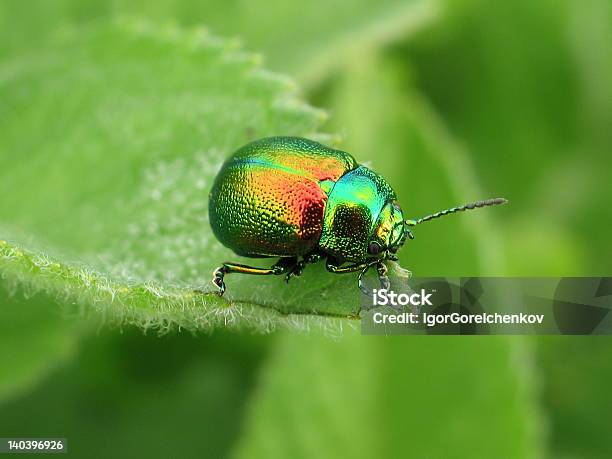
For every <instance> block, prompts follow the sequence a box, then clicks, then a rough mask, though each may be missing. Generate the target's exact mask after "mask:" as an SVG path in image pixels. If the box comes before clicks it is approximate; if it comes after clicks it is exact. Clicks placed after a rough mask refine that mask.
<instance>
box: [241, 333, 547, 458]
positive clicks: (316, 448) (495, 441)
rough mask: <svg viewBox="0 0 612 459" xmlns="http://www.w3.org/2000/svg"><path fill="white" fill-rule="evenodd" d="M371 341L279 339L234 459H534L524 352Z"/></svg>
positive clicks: (506, 347) (536, 442)
mask: <svg viewBox="0 0 612 459" xmlns="http://www.w3.org/2000/svg"><path fill="white" fill-rule="evenodd" d="M368 338H369V339H363V337H361V336H359V334H358V332H357V331H356V330H347V331H346V333H345V334H344V337H343V340H342V341H341V342H333V341H330V340H329V339H326V338H322V337H320V336H296V335H291V334H283V336H282V338H281V340H280V341H279V342H278V343H277V345H276V346H275V348H274V350H273V352H272V355H271V358H270V360H269V361H268V363H267V364H266V365H265V366H264V368H263V372H262V375H261V378H262V379H261V387H260V389H259V391H258V392H257V393H256V394H255V395H256V397H255V399H254V402H253V405H252V406H251V409H250V412H249V416H248V418H247V419H248V422H247V428H248V430H247V435H246V436H245V437H244V439H243V441H242V442H241V443H240V444H239V445H238V449H237V450H236V451H235V453H236V454H235V457H239V458H243V457H244V458H259V457H261V458H266V457H312V456H313V455H316V456H317V457H322V458H333V457H339V456H348V457H355V458H361V457H363V458H371V457H400V456H403V455H406V454H407V455H409V457H448V455H449V452H451V451H452V456H453V457H477V458H490V457H503V458H512V457H516V458H532V457H538V455H539V454H540V452H541V450H540V448H541V443H540V436H539V434H540V428H541V426H540V418H539V416H538V413H537V412H535V411H534V409H533V406H534V405H533V395H534V394H533V391H532V385H531V381H530V380H529V374H530V373H531V368H529V365H530V362H529V358H528V355H529V354H528V352H529V351H528V350H527V349H526V348H525V347H524V342H521V341H517V340H513V339H509V338H507V337H489V338H487V344H486V346H484V347H483V341H482V340H463V341H458V340H457V339H456V337H437V338H433V337H412V338H408V339H406V337H397V336H396V337H368ZM432 338H433V339H432ZM491 338H492V339H491ZM517 361H518V362H521V363H520V364H519V365H517V364H516V363H517ZM432 362H435V364H433V365H432ZM323 426H324V428H323ZM279 432H282V434H279Z"/></svg>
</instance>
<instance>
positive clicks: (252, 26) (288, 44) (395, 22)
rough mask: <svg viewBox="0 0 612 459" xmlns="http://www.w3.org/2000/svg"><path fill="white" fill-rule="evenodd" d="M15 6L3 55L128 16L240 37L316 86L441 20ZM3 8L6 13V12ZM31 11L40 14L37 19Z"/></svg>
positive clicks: (281, 4) (126, 5)
mask: <svg viewBox="0 0 612 459" xmlns="http://www.w3.org/2000/svg"><path fill="white" fill-rule="evenodd" d="M33 1H34V4H35V6H33V5H32V2H29V3H28V5H25V4H24V3H23V2H19V1H15V0H11V1H8V2H4V3H3V4H0V34H2V33H4V36H5V39H4V40H3V42H0V53H1V52H2V51H3V49H2V48H5V52H6V53H9V52H14V51H18V50H19V49H22V48H23V47H24V46H35V45H37V44H40V43H44V41H45V38H46V36H48V34H49V33H52V32H53V31H54V29H55V28H57V27H58V26H64V25H66V24H82V23H87V22H91V21H92V20H94V19H99V18H108V17H113V16H116V15H122V14H130V15H137V16H139V17H140V16H144V17H147V18H152V19H157V20H168V18H174V19H176V20H177V21H178V22H179V23H180V24H182V25H199V24H206V26H207V27H210V28H211V30H212V31H213V32H214V33H216V34H220V35H223V36H231V37H237V38H239V39H241V40H244V41H245V42H246V43H248V45H249V47H250V49H253V50H259V51H262V52H264V53H265V55H266V58H267V59H268V61H269V65H270V67H271V68H273V69H274V70H281V71H284V72H289V74H291V75H293V76H295V77H297V78H299V80H300V82H302V83H303V84H308V85H310V86H312V85H314V84H315V83H316V82H318V81H320V80H321V79H322V78H324V77H326V76H327V75H328V74H329V73H330V71H331V70H341V69H342V67H343V66H344V65H345V64H346V63H348V62H349V61H351V60H353V59H355V58H358V56H359V55H360V54H361V53H362V52H363V50H364V49H375V48H380V47H382V46H384V45H386V44H387V43H389V42H392V41H394V40H397V39H402V38H405V37H407V36H409V35H411V34H412V33H414V32H416V31H418V30H420V29H422V28H423V27H425V26H427V25H428V24H430V23H432V22H433V21H434V20H435V19H436V18H437V17H438V16H439V12H440V9H441V8H440V5H439V3H440V2H439V1H437V0H410V1H405V0H379V1H372V0H358V1H355V0H342V1H336V2H334V7H333V8H329V5H328V4H327V3H325V2H323V1H311V2H286V1H283V0H269V1H266V2H263V3H262V2H260V1H257V0H242V1H239V2H222V3H220V2H216V1H214V0H207V1H200V0H158V1H155V2H150V1H146V0H136V1H134V0H130V1H125V0H118V1H113V2H98V1H96V0H59V1H58V0H52V1H49V0H33ZM3 5H4V11H3V10H2V7H3ZM32 8H36V10H37V11H38V12H40V14H38V15H35V17H32V16H33V15H32V14H31V10H32Z"/></svg>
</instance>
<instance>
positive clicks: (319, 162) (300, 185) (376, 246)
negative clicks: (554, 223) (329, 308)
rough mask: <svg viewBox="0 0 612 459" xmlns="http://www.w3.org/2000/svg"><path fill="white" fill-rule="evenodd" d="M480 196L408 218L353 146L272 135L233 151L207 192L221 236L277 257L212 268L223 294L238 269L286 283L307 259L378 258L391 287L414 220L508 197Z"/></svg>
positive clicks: (237, 246)
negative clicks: (390, 273)
mask: <svg viewBox="0 0 612 459" xmlns="http://www.w3.org/2000/svg"><path fill="white" fill-rule="evenodd" d="M506 202H507V201H506V200H505V199H503V198H495V199H488V200H484V201H477V202H473V203H470V204H466V205H463V206H458V207H453V208H450V209H446V210H443V211H441V212H437V213H435V214H431V215H428V216H426V217H423V218H419V219H416V220H406V219H404V214H403V212H402V209H401V207H400V206H399V204H398V202H397V198H396V195H395V192H394V191H393V189H392V188H391V186H389V184H388V183H387V181H386V180H385V179H384V178H383V177H381V176H380V175H378V174H376V173H375V172H373V171H372V170H370V169H369V168H367V167H365V166H363V165H361V164H359V163H357V161H355V159H354V158H353V157H352V156H351V155H350V154H348V153H346V152H344V151H340V150H334V149H332V148H328V147H326V146H324V145H322V144H320V143H317V142H314V141H312V140H308V139H305V138H301V137H268V138H264V139H260V140H256V141H254V142H251V143H249V144H247V145H245V146H243V147H242V148H240V149H238V150H237V151H236V152H235V153H234V154H233V155H232V156H231V157H230V158H228V159H227V160H226V161H225V163H224V164H223V166H222V167H221V169H220V171H219V173H218V174H217V176H216V178H215V181H214V183H213V186H212V189H211V192H210V195H209V207H208V212H209V220H210V225H211V227H212V230H213V233H214V234H215V236H216V237H217V239H218V240H219V241H220V242H221V243H222V244H223V245H224V246H226V247H228V248H230V249H232V250H233V251H234V253H236V254H237V255H240V256H244V257H251V258H278V261H277V262H276V263H275V264H274V265H272V266H271V267H270V268H259V267H255V266H249V265H243V264H237V263H230V262H226V263H223V264H222V265H221V266H219V267H218V268H217V269H215V271H214V273H213V283H214V284H215V286H216V287H217V289H218V290H217V291H218V293H219V294H220V295H223V293H224V292H225V289H226V286H225V281H224V277H225V276H226V275H227V274H231V273H242V274H252V275H263V276H266V275H284V276H285V279H286V281H287V282H289V280H290V279H291V278H292V277H294V276H299V275H301V274H302V271H303V270H304V268H305V266H306V265H307V264H309V263H316V262H318V261H322V260H325V266H326V268H327V270H328V271H329V272H331V273H335V274H343V273H353V272H359V273H360V274H359V277H358V285H359V288H360V289H361V290H362V291H364V293H366V292H365V290H364V288H363V285H362V278H363V276H364V275H365V273H366V272H367V271H368V270H369V269H370V268H372V267H376V270H377V272H378V277H379V281H380V284H381V287H382V288H386V289H388V288H389V279H388V277H387V275H386V274H387V268H386V266H385V264H384V261H386V260H391V261H397V260H398V257H397V251H398V250H399V249H400V248H401V247H402V246H403V245H404V242H405V241H406V239H407V238H410V239H413V238H414V236H413V234H412V231H411V230H410V227H412V226H416V225H418V224H421V223H423V222H426V221H429V220H433V219H435V218H438V217H441V216H443V215H448V214H452V213H455V212H461V211H464V210H468V209H475V208H479V207H485V206H493V205H498V204H504V203H506Z"/></svg>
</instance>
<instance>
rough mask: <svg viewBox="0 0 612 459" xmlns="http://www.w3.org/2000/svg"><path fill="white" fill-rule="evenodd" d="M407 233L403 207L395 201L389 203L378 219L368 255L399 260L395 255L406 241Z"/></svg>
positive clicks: (374, 257)
mask: <svg viewBox="0 0 612 459" xmlns="http://www.w3.org/2000/svg"><path fill="white" fill-rule="evenodd" d="M407 231H408V229H407V228H405V225H404V214H403V213H402V209H401V207H400V206H399V204H397V202H395V201H391V202H388V203H387V204H385V205H384V206H383V208H382V210H381V211H380V213H379V214H378V218H377V219H376V223H375V225H374V231H373V232H372V235H371V237H370V242H369V244H368V255H369V256H370V257H371V258H373V259H380V260H387V259H388V260H397V257H396V255H395V254H396V253H397V251H398V250H399V248H400V247H401V246H402V244H403V243H404V241H405V240H406V235H407ZM408 233H409V231H408Z"/></svg>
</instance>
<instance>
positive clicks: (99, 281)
mask: <svg viewBox="0 0 612 459" xmlns="http://www.w3.org/2000/svg"><path fill="white" fill-rule="evenodd" d="M65 35H66V36H65V37H63V38H62V40H61V43H59V44H54V45H50V46H49V47H48V48H47V49H46V51H45V54H44V56H39V55H32V56H24V57H22V58H19V59H14V60H11V61H10V62H7V63H5V64H4V65H3V66H2V67H1V68H0V82H1V86H0V90H1V91H2V105H0V114H1V116H0V120H1V121H0V123H1V125H0V129H1V130H2V132H3V136H2V139H1V140H0V155H1V159H2V164H3V168H2V171H1V172H0V174H1V177H2V180H1V181H0V221H1V222H2V225H3V227H4V230H2V233H0V234H1V236H2V237H1V239H3V240H4V241H3V242H2V243H1V246H0V251H1V252H0V267H1V268H0V269H1V270H2V273H3V277H4V278H5V280H4V282H8V283H15V284H23V285H27V286H28V288H30V289H32V290H34V291H36V290H44V291H45V292H47V293H49V294H50V295H51V296H52V297H53V296H55V297H57V296H60V297H62V298H66V299H67V300H69V301H76V302H78V303H79V304H85V305H90V306H92V307H94V308H95V309H96V310H98V311H101V312H103V313H104V314H105V316H106V317H107V318H108V319H109V320H110V321H113V320H117V321H119V322H133V323H137V324H139V325H141V326H144V327H161V328H166V327H168V326H170V325H172V324H177V325H179V326H180V327H185V328H190V329H208V328H210V327H213V326H215V325H224V326H234V327H239V326H243V325H246V326H249V327H252V328H256V329H259V330H269V329H271V328H274V327H275V326H277V325H284V326H292V327H309V326H310V325H311V324H313V323H314V324H316V323H323V321H321V320H310V319H308V318H305V317H292V316H285V315H283V314H281V313H284V314H286V313H291V312H295V313H304V312H308V313H316V314H330V315H341V316H347V315H350V314H354V313H355V312H356V311H357V310H358V308H359V305H358V302H357V298H358V296H357V295H358V294H357V293H356V292H357V289H356V281H355V279H354V278H353V277H352V276H351V279H350V282H349V279H339V278H337V279H334V278H333V276H332V278H330V276H329V274H327V273H323V272H322V270H321V269H320V268H319V269H318V270H317V269H313V270H312V274H311V275H305V276H304V277H303V278H301V279H298V280H297V282H292V285H289V286H288V287H287V286H286V285H285V284H284V283H283V282H281V280H280V279H266V282H257V283H256V284H255V283H254V282H253V280H252V279H246V278H245V277H244V276H243V277H241V276H230V277H229V278H228V290H229V292H228V295H227V298H219V297H218V296H217V295H215V294H213V293H212V291H213V286H212V284H210V281H209V279H210V276H211V273H212V271H213V269H214V268H215V267H216V266H218V265H219V263H220V262H222V261H224V260H225V259H230V260H232V259H234V260H235V259H237V257H236V256H234V255H233V254H232V253H231V252H230V251H229V250H228V249H225V248H223V247H222V246H221V245H220V244H219V243H218V242H217V241H216V240H215V238H214V237H213V235H212V232H211V230H210V227H209V225H208V220H207V215H208V212H207V196H208V189H209V187H210V185H211V184H212V180H213V178H214V175H215V173H216V171H217V170H218V168H219V167H220V164H221V163H222V161H223V160H224V158H225V157H227V156H228V155H229V154H230V153H231V152H232V151H233V150H235V149H236V148H238V147H239V146H241V145H242V144H244V143H246V142H247V141H249V140H252V139H254V138H259V137H264V136H267V135H303V136H307V137H311V138H321V136H320V135H317V134H316V129H317V127H318V126H319V125H320V124H321V122H322V121H323V120H324V119H325V115H324V113H323V112H321V111H318V110H315V109H313V108H311V107H309V106H307V105H305V104H303V103H301V102H300V101H299V100H298V99H297V98H296V96H295V87H294V85H293V84H292V83H291V82H290V81H287V80H286V79H284V78H281V77H278V76H276V75H272V74H270V73H267V72H265V71H264V70H262V69H261V68H260V67H259V66H258V65H257V62H254V59H253V56H251V55H248V54H245V53H242V52H241V51H240V50H238V49H235V46H234V45H233V44H232V43H228V42H225V41H222V40H218V39H215V38H213V37H210V36H208V35H206V34H205V33H203V32H201V31H200V32H199V31H194V32H183V31H181V30H179V29H176V28H173V27H166V28H160V27H158V26H155V25H151V24H148V23H140V22H135V21H124V22H122V23H121V24H116V25H112V26H98V27H94V28H89V29H76V30H72V31H67V32H66V34H65ZM323 139H324V140H325V139H326V138H323ZM39 247H42V249H40V248H39ZM251 262H252V260H251ZM264 262H265V261H264ZM268 263H269V262H268ZM319 283H324V284H325V285H323V286H322V287H323V289H322V290H321V291H322V292H323V293H322V294H323V295H330V296H332V295H333V297H335V298H337V299H336V300H335V301H330V302H325V303H321V301H320V296H319V293H318V292H319V288H320V287H321V286H320V285H319ZM349 283H350V286H349V285H348V284H349ZM344 286H346V288H345V287H344ZM196 289H204V290H206V291H209V292H211V293H208V294H206V293H205V294H202V293H199V292H196V291H195V290H196ZM344 290H346V291H347V292H348V295H349V298H353V300H352V301H344V300H345V298H343V297H342V293H343V291H344ZM315 292H317V293H316V294H315ZM333 323H334V322H333V321H329V322H327V324H332V325H331V326H332V327H333V326H334V325H333ZM326 326H327V325H326Z"/></svg>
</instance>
